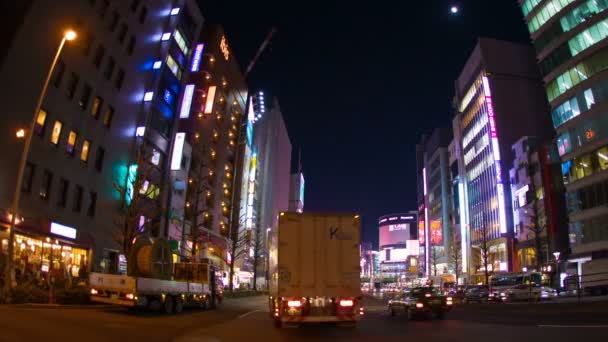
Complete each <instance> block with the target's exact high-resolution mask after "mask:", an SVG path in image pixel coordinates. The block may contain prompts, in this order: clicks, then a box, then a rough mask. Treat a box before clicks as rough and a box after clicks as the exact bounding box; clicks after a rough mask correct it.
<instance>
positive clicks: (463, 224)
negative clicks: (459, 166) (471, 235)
mask: <svg viewBox="0 0 608 342" xmlns="http://www.w3.org/2000/svg"><path fill="white" fill-rule="evenodd" d="M464 195H465V192H464V184H463V180H458V202H459V203H458V206H459V207H460V253H461V254H462V256H461V264H462V271H463V272H467V271H468V260H467V254H468V253H467V251H468V248H467V246H468V238H467V237H468V236H467V219H466V216H468V215H466V210H467V206H466V203H465V200H466V199H465V197H464Z"/></svg>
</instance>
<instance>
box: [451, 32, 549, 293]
mask: <svg viewBox="0 0 608 342" xmlns="http://www.w3.org/2000/svg"><path fill="white" fill-rule="evenodd" d="M535 62H536V60H535V56H534V50H533V49H532V47H528V46H524V45H519V44H515V43H509V42H504V41H498V40H493V39H487V38H480V39H479V42H478V44H477V46H476V47H475V49H474V50H473V53H472V54H471V56H470V57H469V59H468V61H467V62H466V64H465V66H464V68H463V71H462V73H461V74H460V76H459V78H458V80H457V81H456V97H455V101H454V103H455V106H456V110H457V113H458V114H457V116H456V119H457V121H455V122H454V125H453V126H454V132H455V137H457V140H455V143H456V144H457V145H458V146H455V150H456V151H462V156H461V158H462V169H461V170H460V171H461V172H462V173H460V174H459V176H460V177H461V179H462V180H464V181H465V182H462V183H459V184H463V183H464V184H463V187H464V189H463V190H464V191H463V194H464V193H465V192H466V196H459V198H461V199H463V200H466V205H467V209H466V212H467V214H468V222H466V223H465V224H468V230H469V236H470V245H471V248H472V251H471V258H470V259H471V260H470V261H469V264H470V265H471V268H472V269H474V270H472V271H471V273H473V274H474V273H477V275H478V276H479V278H473V279H472V280H473V281H475V282H477V281H482V280H485V279H483V277H482V276H481V275H483V274H485V271H484V269H485V268H486V263H485V261H486V259H487V261H488V262H487V270H488V271H489V272H501V271H512V270H513V242H514V240H513V233H514V226H513V215H512V200H511V192H510V186H509V177H508V166H509V165H510V161H511V160H513V151H512V149H511V146H512V145H513V144H514V143H515V142H516V141H517V140H518V139H519V138H520V137H521V136H522V135H535V136H539V137H541V138H545V137H547V136H550V134H551V132H550V123H549V122H548V119H547V118H546V115H544V113H546V112H547V111H548V108H547V102H546V99H545V97H544V91H543V88H542V84H541V81H540V76H539V73H538V68H537V67H536V63H535ZM458 186H460V185H458ZM482 254H484V255H485V256H486V257H487V258H484V257H482Z"/></svg>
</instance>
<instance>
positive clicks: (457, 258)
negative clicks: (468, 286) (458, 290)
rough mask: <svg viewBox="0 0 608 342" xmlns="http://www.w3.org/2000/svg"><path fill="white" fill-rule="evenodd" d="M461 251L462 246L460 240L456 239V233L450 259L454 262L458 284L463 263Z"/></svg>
mask: <svg viewBox="0 0 608 342" xmlns="http://www.w3.org/2000/svg"><path fill="white" fill-rule="evenodd" d="M461 251H462V248H461V246H460V241H458V239H456V234H454V239H452V245H451V246H450V259H451V261H452V263H453V264H454V274H455V275H456V284H458V278H459V275H460V267H461V266H462V265H461V260H462V259H461V258H462V255H461Z"/></svg>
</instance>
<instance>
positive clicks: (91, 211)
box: [87, 191, 97, 217]
mask: <svg viewBox="0 0 608 342" xmlns="http://www.w3.org/2000/svg"><path fill="white" fill-rule="evenodd" d="M96 207H97V193H96V192H93V191H91V192H89V207H88V208H87V215H88V216H90V217H93V216H95V210H96Z"/></svg>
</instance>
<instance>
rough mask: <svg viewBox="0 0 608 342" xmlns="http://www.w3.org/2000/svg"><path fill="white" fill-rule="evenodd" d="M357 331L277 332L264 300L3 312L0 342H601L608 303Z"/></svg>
mask: <svg viewBox="0 0 608 342" xmlns="http://www.w3.org/2000/svg"><path fill="white" fill-rule="evenodd" d="M366 304H367V306H366V307H367V314H366V316H365V317H364V319H363V320H361V321H360V322H359V324H358V325H357V326H356V327H354V328H347V327H334V326H326V325H312V326H302V327H296V328H283V329H276V328H274V327H273V325H272V322H271V320H270V318H269V315H268V312H267V309H266V298H263V297H257V298H247V299H237V300H231V301H227V302H226V303H225V305H223V307H222V308H221V309H220V310H213V311H206V312H201V311H188V312H185V313H183V314H181V315H177V316H164V315H160V314H150V313H147V314H142V313H131V312H128V311H126V310H122V309H115V308H94V309H90V308H88V309H74V308H70V309H47V308H21V307H13V306H2V307H0V341H34V340H37V341H41V340H42V341H116V342H118V341H127V340H128V341H166V342H169V341H175V342H190V341H206V342H207V341H209V342H210V341H311V340H312V341H371V340H380V339H381V340H382V341H404V339H405V338H407V339H419V338H421V339H424V341H468V342H470V341H492V342H494V341H517V342H523V341H537V342H538V341H569V342H572V341H576V340H580V341H581V342H583V340H584V341H585V342H587V341H606V340H608V303H585V304H581V305H577V304H546V305H543V304H532V305H527V304H519V305H517V304H509V305H501V304H487V305H466V306H460V307H456V308H454V310H452V311H451V312H450V313H449V314H448V316H447V317H446V319H444V320H442V321H425V320H416V321H410V322H408V321H406V320H405V317H403V316H397V317H390V316H389V315H388V314H387V312H386V309H385V306H384V305H383V303H382V302H379V301H376V300H370V301H368V302H367V303H366Z"/></svg>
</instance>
